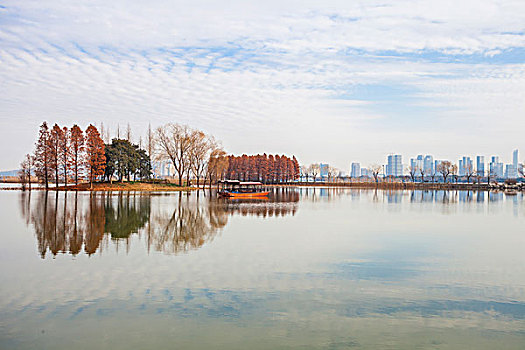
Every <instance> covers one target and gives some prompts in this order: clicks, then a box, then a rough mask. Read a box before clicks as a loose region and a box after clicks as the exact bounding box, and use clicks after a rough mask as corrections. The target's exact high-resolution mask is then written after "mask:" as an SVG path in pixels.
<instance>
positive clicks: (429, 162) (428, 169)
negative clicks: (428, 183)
mask: <svg viewBox="0 0 525 350" xmlns="http://www.w3.org/2000/svg"><path fill="white" fill-rule="evenodd" d="M423 170H424V171H425V174H426V175H431V174H432V173H433V172H434V170H435V169H434V157H432V156H431V155H429V154H427V155H426V156H425V159H424V160H423Z"/></svg>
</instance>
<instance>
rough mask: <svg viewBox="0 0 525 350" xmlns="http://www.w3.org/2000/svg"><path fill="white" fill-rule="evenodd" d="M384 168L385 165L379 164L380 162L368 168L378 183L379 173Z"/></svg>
mask: <svg viewBox="0 0 525 350" xmlns="http://www.w3.org/2000/svg"><path fill="white" fill-rule="evenodd" d="M382 169H383V167H382V166H381V165H379V164H372V165H371V166H370V167H368V170H369V171H370V173H371V174H372V176H373V177H374V180H375V182H376V183H378V182H379V173H381V170H382Z"/></svg>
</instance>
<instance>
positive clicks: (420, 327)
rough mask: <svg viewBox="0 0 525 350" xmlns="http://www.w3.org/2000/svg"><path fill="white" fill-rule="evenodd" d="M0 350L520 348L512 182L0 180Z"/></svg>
mask: <svg viewBox="0 0 525 350" xmlns="http://www.w3.org/2000/svg"><path fill="white" fill-rule="evenodd" d="M0 208H1V210H0V222H1V223H2V225H1V228H0V348H1V349H154V348H162V349H164V348H175V349H501V348H505V349H524V348H525V229H524V224H525V201H524V196H523V194H522V193H501V192H491V193H487V192H462V191H382V190H356V189H333V188H332V189H329V188H282V189H275V190H274V191H273V193H272V194H271V196H270V197H269V198H268V199H266V200H241V201H236V200H226V199H218V198H216V197H214V196H213V195H210V194H209V193H203V192H202V191H201V192H200V193H196V192H193V193H138V192H137V193H128V192H126V193H118V192H113V193H82V192H78V193H73V192H69V193H65V192H60V193H56V192H49V193H46V192H44V191H32V192H31V193H29V192H20V191H2V192H0Z"/></svg>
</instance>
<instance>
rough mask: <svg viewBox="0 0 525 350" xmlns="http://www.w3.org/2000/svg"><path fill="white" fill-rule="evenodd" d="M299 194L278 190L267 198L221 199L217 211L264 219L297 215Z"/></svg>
mask: <svg viewBox="0 0 525 350" xmlns="http://www.w3.org/2000/svg"><path fill="white" fill-rule="evenodd" d="M298 202H299V193H298V192H297V191H295V190H294V189H290V188H276V189H274V191H273V192H271V194H270V195H269V196H268V197H267V198H243V199H229V198H220V199H218V201H217V204H216V206H217V209H218V210H221V211H224V212H225V213H226V214H231V215H233V214H240V215H242V216H247V215H256V216H262V217H272V216H285V215H290V214H291V215H295V213H296V212H297V208H298Z"/></svg>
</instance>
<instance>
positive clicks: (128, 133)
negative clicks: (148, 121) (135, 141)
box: [126, 123, 132, 142]
mask: <svg viewBox="0 0 525 350" xmlns="http://www.w3.org/2000/svg"><path fill="white" fill-rule="evenodd" d="M131 137H132V135H131V126H130V125H129V123H128V126H127V127H126V140H128V141H129V142H131Z"/></svg>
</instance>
